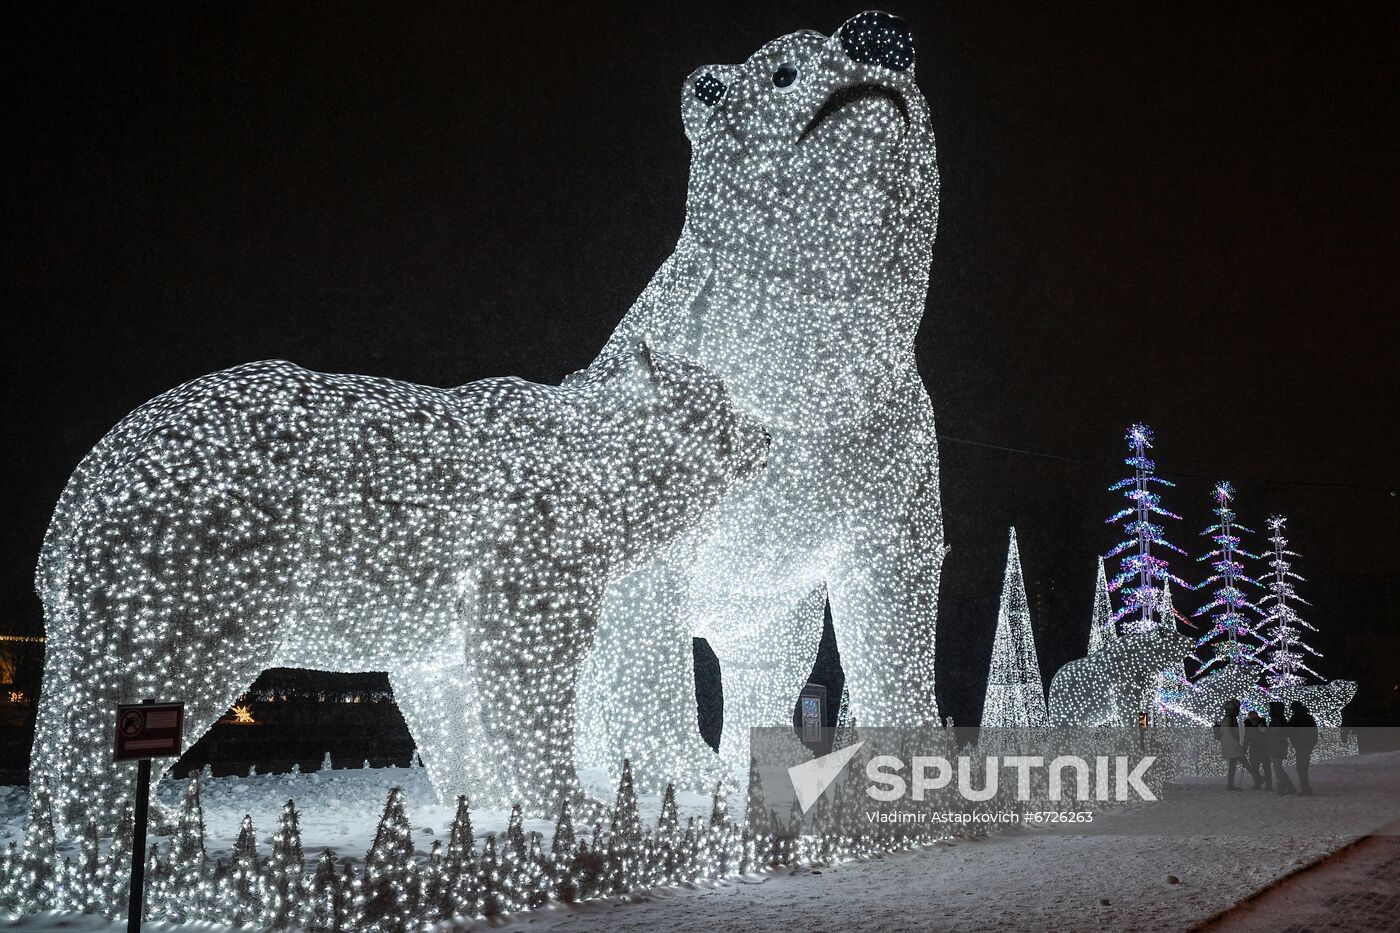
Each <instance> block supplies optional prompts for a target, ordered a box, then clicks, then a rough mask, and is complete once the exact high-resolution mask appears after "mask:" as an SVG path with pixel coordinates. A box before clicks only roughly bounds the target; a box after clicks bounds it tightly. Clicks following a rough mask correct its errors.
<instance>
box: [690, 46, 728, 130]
mask: <svg viewBox="0 0 1400 933" xmlns="http://www.w3.org/2000/svg"><path fill="white" fill-rule="evenodd" d="M731 71H732V69H731V68H730V67H728V66H724V65H703V66H701V67H699V68H696V69H695V70H694V71H692V72H691V73H690V77H688V78H686V79H685V86H684V87H683V88H681V120H682V122H684V123H685V138H686V139H688V140H690V144H691V145H692V146H694V145H697V144H698V143H699V142H700V138H701V137H702V136H703V135H704V134H705V127H706V125H707V124H709V122H710V117H712V116H713V115H714V112H715V110H716V108H718V107H719V106H720V102H721V101H723V100H724V98H725V96H726V95H728V94H729V93H730V91H729V83H730V77H731Z"/></svg>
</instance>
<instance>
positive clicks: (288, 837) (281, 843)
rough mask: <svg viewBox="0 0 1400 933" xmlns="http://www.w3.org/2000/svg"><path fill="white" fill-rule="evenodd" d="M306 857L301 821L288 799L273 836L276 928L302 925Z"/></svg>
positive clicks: (270, 888) (270, 896)
mask: <svg viewBox="0 0 1400 933" xmlns="http://www.w3.org/2000/svg"><path fill="white" fill-rule="evenodd" d="M305 871H306V857H305V855H303V854H302V848H301V821H300V819H299V817H298V816H297V808H296V806H295V805H294V804H293V803H292V801H290V800H288V801H287V802H286V803H285V804H283V806H282V815H281V817H280V819H279V820H278V822H277V832H276V833H275V834H274V835H273V837H272V857H271V858H270V859H268V864H267V907H266V909H267V910H268V912H269V913H270V914H271V918H270V919H269V921H268V925H269V926H270V927H271V928H272V929H279V930H280V929H287V928H290V927H296V926H298V925H299V922H298V921H299V919H300V914H301V913H302V910H303V908H304V902H305V899H306V890H305V881H304V874H305Z"/></svg>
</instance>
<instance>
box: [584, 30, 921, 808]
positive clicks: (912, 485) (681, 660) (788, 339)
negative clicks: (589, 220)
mask: <svg viewBox="0 0 1400 933" xmlns="http://www.w3.org/2000/svg"><path fill="white" fill-rule="evenodd" d="M682 109H683V117H684V122H685V130H686V135H687V136H688V137H689V139H690V142H691V144H692V149H693V156H692V163H691V174H690V186H689V192H688V196H687V203H686V219H685V226H684V228H683V230H682V232H681V236H680V241H679V242H678V243H677V245H676V248H675V251H674V253H673V254H672V255H671V257H670V258H669V259H667V260H666V262H665V263H664V264H663V265H662V266H661V268H660V270H659V271H657V273H656V275H655V276H654V277H653V278H652V280H651V283H650V284H649V285H648V286H647V288H646V290H645V291H644V292H643V293H642V295H641V297H640V298H639V299H638V300H637V302H636V304H635V305H634V306H633V307H632V309H631V311H629V312H628V314H627V316H626V317H625V318H624V319H623V321H622V322H621V324H620V325H619V326H618V328H617V331H616V333H615V334H614V335H613V337H612V339H611V341H610V342H609V343H608V345H607V346H606V347H605V348H604V350H603V351H602V354H601V355H600V357H599V361H598V362H597V363H595V364H594V365H595V366H606V365H608V361H609V360H610V359H611V358H612V357H613V356H615V355H616V354H618V353H620V352H624V349H625V348H626V347H627V346H629V345H630V344H632V343H634V342H635V341H636V340H637V338H638V337H639V336H641V335H644V334H645V335H646V336H647V337H648V339H651V340H653V341H655V343H656V345H657V346H659V347H665V348H668V349H671V350H674V351H675V352H677V353H681V354H684V355H687V356H690V357H693V358H694V359H696V360H697V361H699V362H701V363H702V364H703V365H705V366H707V367H709V368H711V369H713V370H714V371H715V372H716V373H718V374H720V375H721V376H722V378H724V380H725V381H726V383H727V384H728V385H729V387H730V389H731V390H732V391H733V393H734V397H735V399H736V401H737V403H738V404H739V405H740V406H741V407H742V408H744V409H745V410H746V411H748V412H750V413H751V414H753V415H754V416H755V417H757V418H759V419H760V420H762V421H763V422H764V424H765V425H766V426H767V427H768V428H769V430H770V431H772V434H773V449H772V456H771V460H770V465H769V469H768V470H767V471H765V473H764V475H763V476H762V477H761V478H760V479H759V480H757V481H755V482H754V483H752V484H748V485H747V486H746V487H745V488H744V489H743V490H741V491H739V492H737V493H736V494H735V495H734V496H731V497H730V498H728V499H727V500H726V501H725V502H724V503H722V504H721V506H720V507H719V509H718V510H717V512H716V513H715V515H713V516H712V517H711V520H707V521H706V523H705V524H704V527H703V530H702V531H699V532H696V533H692V534H690V535H689V536H687V538H686V539H685V540H684V542H683V543H680V544H678V545H677V547H676V548H674V549H672V551H671V552H669V553H668V554H667V555H666V556H665V557H664V558H662V559H657V560H653V561H651V562H650V563H648V564H647V565H646V566H645V567H643V568H642V569H640V570H638V571H637V572H635V573H633V574H631V575H629V576H627V577H626V578H624V579H622V580H619V581H616V582H615V583H611V584H610V585H609V587H608V592H607V596H606V599H605V602H604V610H603V616H602V621H601V625H600V630H599V637H598V640H597V643H596V645H595V650H594V653H593V655H592V656H591V657H590V658H589V660H588V661H587V662H586V671H587V673H586V676H585V680H584V687H583V690H582V692H581V694H580V716H581V721H580V727H581V734H582V736H583V739H582V741H583V743H584V744H583V746H582V751H583V754H584V757H585V759H586V760H587V761H588V762H589V763H591V764H595V765H606V766H610V767H616V762H618V761H619V760H621V758H622V757H623V756H626V757H629V758H630V759H631V760H632V764H633V768H634V771H635V773H636V775H637V778H638V781H639V783H640V785H641V786H643V787H647V788H659V787H660V786H661V785H663V784H664V783H665V782H666V781H668V780H671V779H681V780H683V781H685V782H686V783H691V784H703V783H704V782H705V781H706V780H708V779H710V778H712V777H713V776H714V775H715V774H716V773H717V772H718V769H717V768H716V762H715V761H714V755H713V753H711V752H710V751H709V750H708V749H707V748H706V747H705V746H704V745H703V743H702V742H701V741H700V739H699V736H698V730H697V729H696V726H695V722H696V716H695V693H694V690H695V687H694V683H695V682H694V674H693V669H692V648H691V638H692V635H694V636H701V637H704V638H706V639H707V640H708V641H709V644H710V646H711V647H712V648H713V649H714V651H715V653H716V655H717V656H718V658H719V661H720V667H721V677H722V682H723V697H724V725H723V735H722V738H721V753H722V755H723V757H724V759H725V764H726V766H727V769H728V772H729V773H730V774H733V775H740V774H742V773H744V769H745V768H746V766H747V764H748V730H749V729H750V728H751V727H754V726H768V725H774V724H781V723H785V722H791V717H792V711H793V706H794V703H795V702H796V699H797V696H798V693H799V691H800V689H801V688H802V685H803V684H804V683H805V682H806V679H807V677H808V676H809V674H810V672H811V670H812V664H813V660H814V658H815V656H816V652H817V647H818V642H819V639H820V636H821V632H822V628H823V621H824V619H823V613H824V607H825V605H826V603H827V601H828V599H829V600H830V604H831V612H832V617H833V620H834V624H835V629H836V637H837V642H838V645H839V650H840V655H841V664H842V667H843V668H844V671H845V674H846V683H847V685H848V687H849V692H850V709H851V713H852V714H853V715H854V717H855V718H856V720H857V721H858V722H859V723H860V724H861V725H879V726H886V725H888V726H896V725H908V724H917V723H921V722H926V721H936V720H937V718H938V708H937V703H936V700H935V698H934V628H935V618H936V605H935V604H936V599H937V592H938V577H939V569H940V567H941V564H942V560H943V556H944V550H945V549H944V545H943V523H942V515H941V510H940V506H939V493H938V460H937V446H936V438H935V433H934V420H933V410H932V408H931V406H930V404H929V398H928V394H927V393H926V391H925V389H924V386H923V382H922V381H921V379H920V377H919V373H918V370H917V367H916V364H915V358H914V336H915V332H916V331H917V330H918V327H919V323H920V321H921V320H922V318H923V313H924V302H925V294H926V291H927V286H928V276H929V264H930V257H931V251H932V247H933V239H934V228H935V224H936V219H937V213H938V172H937V168H936V165H935V152H934V140H933V132H932V129H931V126H930V120H929V112H928V108H927V105H926V104H925V102H924V99H923V96H922V95H921V93H920V92H919V88H918V86H917V85H916V84H915V81H914V75H913V44H912V39H911V38H910V35H909V30H908V28H907V27H906V26H905V25H904V23H902V22H901V21H900V20H898V19H896V18H894V17H892V16H888V15H887V14H883V13H863V14H861V15H859V16H856V17H855V18H853V19H852V20H850V21H849V22H847V23H846V24H845V25H843V26H842V27H841V28H840V29H839V30H838V31H837V33H836V34H835V35H833V36H831V37H830V38H827V37H825V36H822V35H820V34H818V33H815V32H799V33H795V34H793V35H789V36H785V37H783V38H780V39H777V40H774V41H773V42H770V43H768V44H767V45H765V46H764V47H763V48H761V49H760V50H759V51H758V52H756V53H755V54H754V55H753V56H752V57H750V58H749V59H748V61H747V62H745V63H744V64H742V65H733V66H707V67H704V68H700V69H698V70H697V71H695V72H694V73H693V74H692V75H691V76H690V78H689V79H688V80H687V81H686V82H685V87H684V90H683V105H682Z"/></svg>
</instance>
